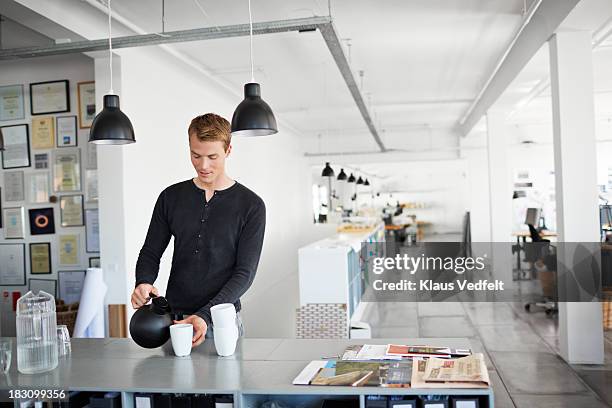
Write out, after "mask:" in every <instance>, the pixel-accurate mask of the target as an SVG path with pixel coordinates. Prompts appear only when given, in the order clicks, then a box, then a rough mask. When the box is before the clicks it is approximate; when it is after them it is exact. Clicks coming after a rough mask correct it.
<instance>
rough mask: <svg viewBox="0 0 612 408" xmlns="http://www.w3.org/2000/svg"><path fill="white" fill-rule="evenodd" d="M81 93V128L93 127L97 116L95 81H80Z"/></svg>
mask: <svg viewBox="0 0 612 408" xmlns="http://www.w3.org/2000/svg"><path fill="white" fill-rule="evenodd" d="M77 89H78V95H79V128H81V129H87V128H90V127H91V122H93V120H94V117H95V116H96V86H95V82H94V81H89V82H79V83H78V84H77Z"/></svg>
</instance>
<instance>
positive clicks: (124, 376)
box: [0, 338, 494, 408]
mask: <svg viewBox="0 0 612 408" xmlns="http://www.w3.org/2000/svg"><path fill="white" fill-rule="evenodd" d="M14 340H15V339H13V362H12V363H13V364H12V365H11V368H10V370H9V372H8V374H7V375H5V376H0V394H1V393H2V391H6V390H9V389H49V388H52V389H63V390H74V391H116V392H120V393H121V394H122V402H123V407H124V408H132V407H133V401H134V393H135V392H142V393H187V394H213V395H221V394H223V395H232V396H233V397H234V407H259V406H260V404H261V403H262V402H263V401H266V400H268V399H278V400H282V401H284V402H285V403H288V404H289V405H290V406H295V405H300V404H303V403H307V404H306V405H308V406H315V405H318V406H320V403H321V402H322V401H323V399H325V398H334V397H339V396H342V397H344V398H350V399H353V400H355V401H359V403H360V406H361V407H364V405H365V396H366V395H451V396H452V395H454V396H475V397H479V398H481V401H482V402H483V404H482V405H481V407H482V408H488V407H493V403H494V401H493V390H492V389H491V388H485V389H473V388H472V389H415V388H378V387H333V386H330V387H327V386H303V385H299V386H298V385H292V381H293V379H294V378H295V376H297V375H298V374H299V373H300V371H301V370H302V369H303V368H304V367H305V366H306V364H307V363H308V362H310V361H311V360H321V359H325V358H329V357H331V356H338V355H340V354H341V353H342V352H343V351H344V349H345V348H346V347H347V346H348V345H351V344H364V343H368V344H388V343H397V344H429V345H432V346H449V347H455V348H468V347H469V348H472V349H474V346H473V345H472V344H470V341H469V340H468V339H465V338H436V339H433V338H429V339H416V338H413V339H408V338H404V339H368V340H348V339H330V340H313V339H240V340H239V343H238V347H237V349H236V353H235V354H234V355H233V356H229V357H219V356H217V354H216V352H215V348H214V343H213V341H209V340H207V341H206V342H204V344H202V345H201V346H199V347H197V348H196V349H194V350H193V352H192V353H191V356H189V357H182V358H177V357H174V355H173V353H172V347H171V346H170V344H168V343H167V344H166V345H165V346H163V347H161V348H158V349H151V350H149V349H143V348H140V347H138V346H137V345H136V344H135V343H134V342H133V341H132V340H130V339H117V338H105V339H73V340H72V353H71V355H70V356H68V357H65V358H60V363H59V366H58V367H57V368H56V369H54V370H52V371H49V372H46V373H41V374H34V375H26V374H21V373H19V372H18V371H17V365H16V353H15V341H14Z"/></svg>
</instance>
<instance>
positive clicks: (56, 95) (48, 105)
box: [30, 80, 70, 115]
mask: <svg viewBox="0 0 612 408" xmlns="http://www.w3.org/2000/svg"><path fill="white" fill-rule="evenodd" d="M68 95H69V85H68V80H63V81H48V82H38V83H32V84H30V108H31V109H32V115H44V114H49V113H62V112H70V98H69V97H68Z"/></svg>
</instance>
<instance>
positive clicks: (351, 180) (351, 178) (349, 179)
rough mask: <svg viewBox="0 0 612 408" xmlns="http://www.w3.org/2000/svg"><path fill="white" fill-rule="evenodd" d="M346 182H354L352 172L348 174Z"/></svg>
mask: <svg viewBox="0 0 612 408" xmlns="http://www.w3.org/2000/svg"><path fill="white" fill-rule="evenodd" d="M347 182H348V183H354V182H355V176H353V173H351V175H350V176H349V178H348V180H347Z"/></svg>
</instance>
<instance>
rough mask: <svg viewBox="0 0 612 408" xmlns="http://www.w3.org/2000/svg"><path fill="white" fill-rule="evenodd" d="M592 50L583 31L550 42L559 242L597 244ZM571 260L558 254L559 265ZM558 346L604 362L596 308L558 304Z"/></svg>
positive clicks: (576, 357)
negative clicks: (565, 259)
mask: <svg viewBox="0 0 612 408" xmlns="http://www.w3.org/2000/svg"><path fill="white" fill-rule="evenodd" d="M591 47H592V46H591V34H590V32H587V31H574V32H562V33H557V34H555V35H554V36H553V37H552V38H551V40H550V70H551V87H552V106H553V131H554V151H555V182H556V205H557V232H558V239H559V242H598V241H599V221H598V204H599V203H598V199H597V171H596V162H597V157H596V150H595V149H596V146H595V114H594V106H593V105H594V103H593V63H592V48H591ZM571 256H572V255H571V254H568V253H560V254H559V262H563V261H564V258H565V257H567V259H571ZM566 264H571V263H566ZM559 343H560V348H561V356H562V357H563V358H564V359H565V360H566V361H567V362H569V363H575V364H578V363H583V364H601V363H603V361H604V350H603V325H602V310H601V304H600V303H569V302H560V303H559Z"/></svg>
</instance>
